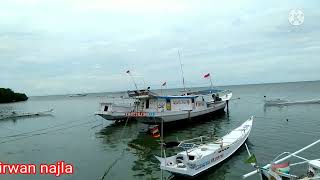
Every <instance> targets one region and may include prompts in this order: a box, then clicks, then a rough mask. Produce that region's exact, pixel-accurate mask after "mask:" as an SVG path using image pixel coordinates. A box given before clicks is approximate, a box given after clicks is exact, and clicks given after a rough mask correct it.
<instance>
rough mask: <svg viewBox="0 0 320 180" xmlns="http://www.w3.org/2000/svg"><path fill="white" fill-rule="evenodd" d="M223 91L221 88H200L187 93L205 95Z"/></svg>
mask: <svg viewBox="0 0 320 180" xmlns="http://www.w3.org/2000/svg"><path fill="white" fill-rule="evenodd" d="M223 91H225V90H221V89H205V90H201V91H193V92H188V94H194V95H206V94H213V93H219V92H223Z"/></svg>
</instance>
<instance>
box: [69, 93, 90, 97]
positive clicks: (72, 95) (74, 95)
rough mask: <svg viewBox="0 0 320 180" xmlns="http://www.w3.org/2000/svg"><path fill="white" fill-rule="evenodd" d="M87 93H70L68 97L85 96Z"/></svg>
mask: <svg viewBox="0 0 320 180" xmlns="http://www.w3.org/2000/svg"><path fill="white" fill-rule="evenodd" d="M87 95H88V94H70V95H69V97H84V96H87Z"/></svg>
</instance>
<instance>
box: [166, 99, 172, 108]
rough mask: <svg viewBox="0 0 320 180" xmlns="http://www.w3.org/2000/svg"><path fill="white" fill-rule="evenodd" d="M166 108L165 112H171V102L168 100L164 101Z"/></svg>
mask: <svg viewBox="0 0 320 180" xmlns="http://www.w3.org/2000/svg"><path fill="white" fill-rule="evenodd" d="M166 108H167V110H171V101H170V99H166Z"/></svg>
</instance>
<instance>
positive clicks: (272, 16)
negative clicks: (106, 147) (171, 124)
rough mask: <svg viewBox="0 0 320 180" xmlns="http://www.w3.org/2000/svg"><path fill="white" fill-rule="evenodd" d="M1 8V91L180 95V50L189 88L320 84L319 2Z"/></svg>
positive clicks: (117, 2)
mask: <svg viewBox="0 0 320 180" xmlns="http://www.w3.org/2000/svg"><path fill="white" fill-rule="evenodd" d="M0 4H1V6H0V87H6V88H11V89H13V90H14V91H18V92H25V93H27V94H28V95H51V94H70V93H82V92H106V91H122V90H128V89H134V84H133V83H132V78H133V79H134V80H135V81H136V83H137V84H138V87H139V88H144V87H145V86H150V87H151V88H153V89H159V88H160V87H161V84H162V83H163V82H167V87H168V88H176V87H182V81H181V70H180V61H179V56H178V51H179V52H180V55H181V56H180V59H181V62H182V66H183V71H184V77H185V80H186V86H187V87H196V86H209V85H210V81H209V80H208V79H204V78H203V75H204V74H206V73H210V74H211V77H212V81H213V84H214V85H232V84H251V83H270V82H288V81H309V80H319V79H320V78H319V75H320V73H319V70H320V60H319V55H320V41H319V40H320V39H319V38H320V30H319V28H320V23H319V19H320V10H319V7H320V6H319V5H320V2H319V1H317V0H314V1H312V0H309V1H294V0H290V1H285V0H284V1H274V0H268V1H266V0H263V1H257V0H256V1H247V0H244V1H234V0H232V1H231V0H224V1H213V0H6V1H4V0H0ZM294 9H299V10H300V11H302V12H303V13H304V21H303V23H302V24H301V25H299V26H294V25H291V24H290V23H289V21H288V16H289V12H290V11H291V10H294ZM127 70H130V72H131V73H130V74H131V76H132V78H131V77H130V76H129V75H128V74H126V71H127Z"/></svg>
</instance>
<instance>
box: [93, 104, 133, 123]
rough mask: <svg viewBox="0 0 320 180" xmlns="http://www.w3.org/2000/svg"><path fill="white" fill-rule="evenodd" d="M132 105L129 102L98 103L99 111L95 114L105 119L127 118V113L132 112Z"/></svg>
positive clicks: (117, 119)
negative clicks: (119, 103)
mask: <svg viewBox="0 0 320 180" xmlns="http://www.w3.org/2000/svg"><path fill="white" fill-rule="evenodd" d="M133 110H134V106H133V105H130V104H127V105H126V104H122V105H118V104H115V103H111V102H106V103H100V111H98V112H96V113H95V115H98V116H101V117H102V118H104V119H106V120H111V121H121V120H125V119H127V116H126V115H127V114H128V113H129V112H133Z"/></svg>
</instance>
